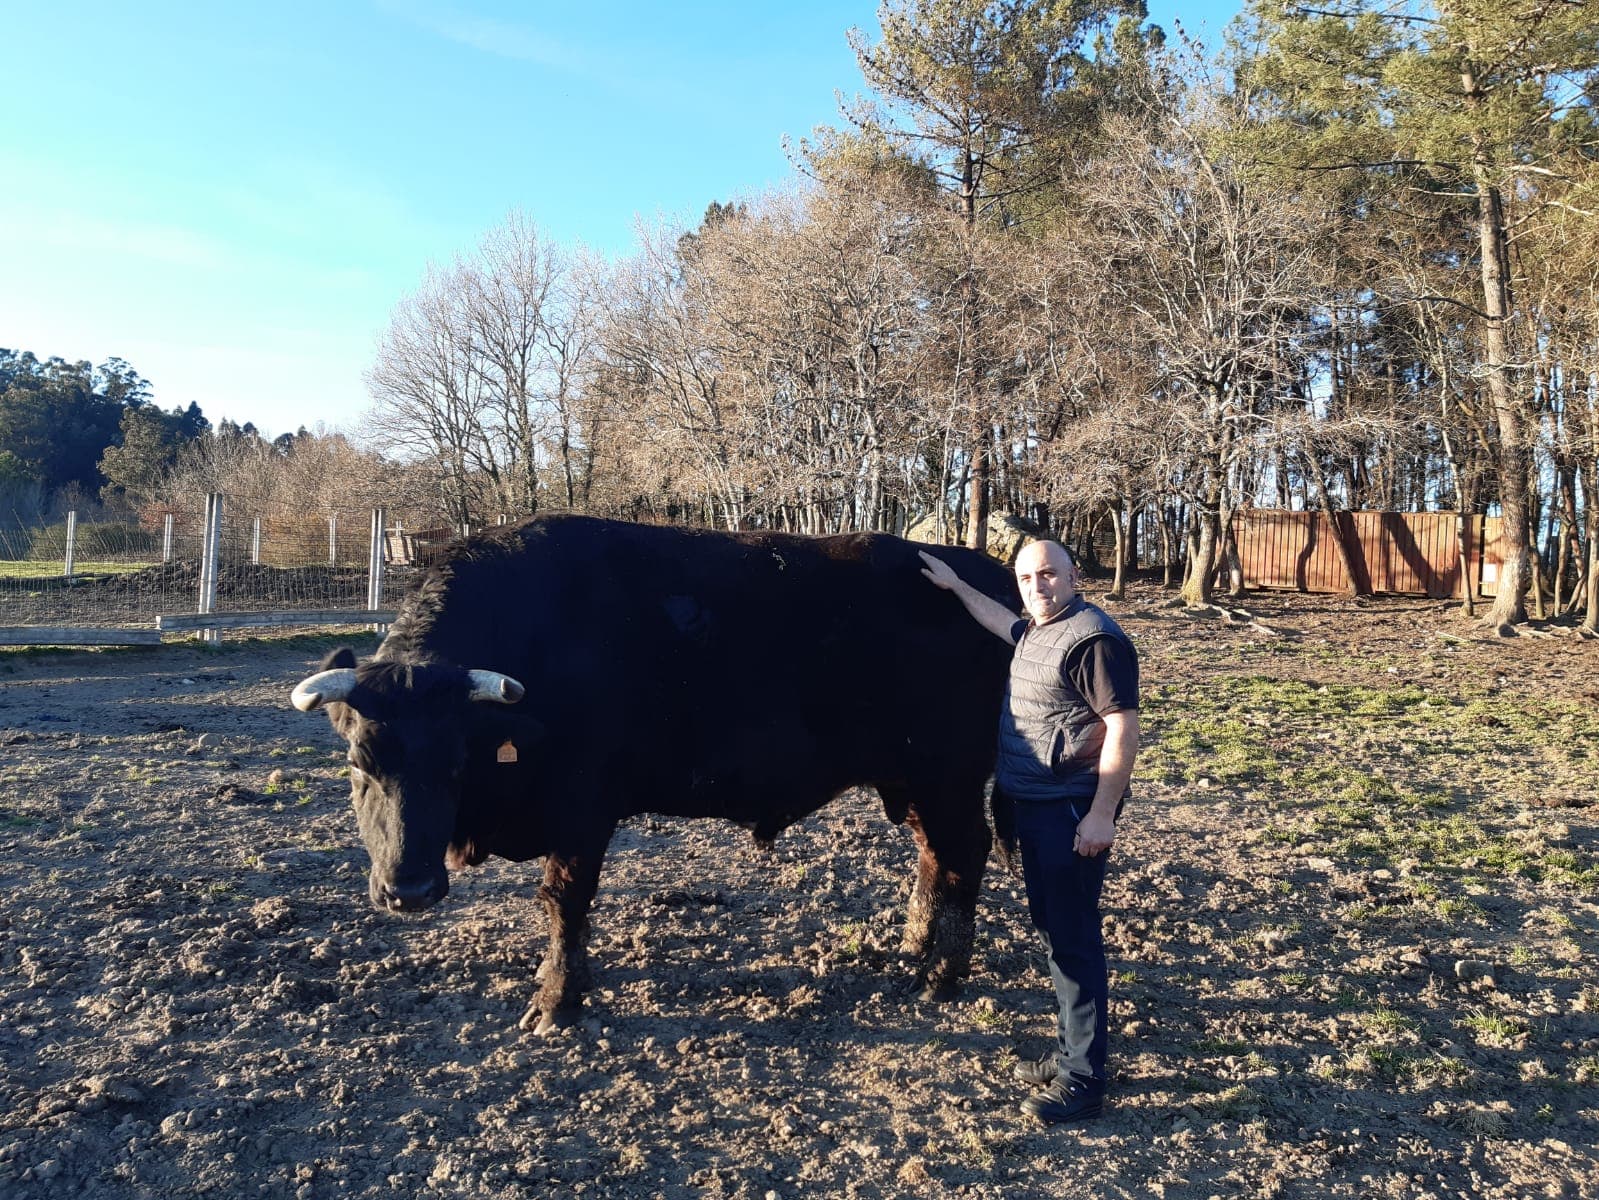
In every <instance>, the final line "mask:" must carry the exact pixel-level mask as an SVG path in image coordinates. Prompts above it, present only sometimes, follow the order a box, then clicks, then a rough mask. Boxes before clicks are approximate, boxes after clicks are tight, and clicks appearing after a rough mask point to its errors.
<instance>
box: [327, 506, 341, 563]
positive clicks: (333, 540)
mask: <svg viewBox="0 0 1599 1200" xmlns="http://www.w3.org/2000/svg"><path fill="white" fill-rule="evenodd" d="M338 565H339V514H338V513H329V514H328V566H330V567H336V566H338Z"/></svg>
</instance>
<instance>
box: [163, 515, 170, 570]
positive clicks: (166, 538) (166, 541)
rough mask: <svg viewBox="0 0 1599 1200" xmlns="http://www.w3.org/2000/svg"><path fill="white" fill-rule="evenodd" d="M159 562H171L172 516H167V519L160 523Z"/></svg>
mask: <svg viewBox="0 0 1599 1200" xmlns="http://www.w3.org/2000/svg"><path fill="white" fill-rule="evenodd" d="M161 561H162V562H164V563H169V562H171V561H172V514H171V513H168V514H167V519H166V520H165V521H164V522H163V523H162V529H161Z"/></svg>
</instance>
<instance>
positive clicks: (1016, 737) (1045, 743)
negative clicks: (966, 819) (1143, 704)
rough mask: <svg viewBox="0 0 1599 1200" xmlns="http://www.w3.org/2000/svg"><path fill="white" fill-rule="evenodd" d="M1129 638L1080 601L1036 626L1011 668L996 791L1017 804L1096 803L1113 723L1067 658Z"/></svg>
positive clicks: (1029, 631) (1024, 638)
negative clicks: (1068, 667)
mask: <svg viewBox="0 0 1599 1200" xmlns="http://www.w3.org/2000/svg"><path fill="white" fill-rule="evenodd" d="M1106 635H1109V636H1111V637H1118V638H1121V639H1122V641H1124V642H1127V643H1128V645H1129V646H1131V645H1132V642H1131V640H1130V639H1129V638H1128V637H1127V635H1126V634H1125V633H1123V632H1122V629H1121V626H1119V625H1117V624H1116V622H1115V621H1113V620H1111V619H1110V617H1109V616H1108V615H1106V614H1105V612H1104V611H1103V610H1101V609H1099V608H1096V607H1095V606H1094V605H1092V604H1090V603H1088V601H1086V600H1084V599H1083V598H1082V597H1081V596H1076V597H1074V598H1073V599H1072V602H1071V603H1070V604H1069V605H1067V606H1066V609H1065V610H1064V612H1063V613H1062V614H1061V615H1060V616H1058V617H1056V618H1055V619H1054V620H1053V621H1051V622H1050V623H1049V624H1047V625H1031V624H1030V625H1028V627H1027V629H1026V631H1025V632H1023V634H1022V637H1021V640H1020V641H1019V642H1017V643H1016V653H1015V656H1014V657H1013V658H1012V659H1011V664H1010V684H1009V685H1008V687H1007V688H1006V690H1005V708H1004V711H1003V712H1002V713H1001V714H1000V718H999V760H998V762H997V763H996V764H995V766H994V784H995V786H996V787H998V788H999V789H1000V790H1001V791H1003V792H1004V793H1005V794H1006V795H1007V796H1009V797H1010V798H1011V799H1013V800H1019V801H1032V802H1035V803H1037V802H1043V801H1050V800H1063V799H1064V800H1077V799H1083V798H1087V799H1092V798H1093V795H1094V789H1095V788H1096V787H1097V786H1098V784H1099V751H1100V747H1102V746H1103V745H1104V744H1105V722H1104V721H1102V720H1100V718H1099V714H1098V713H1096V712H1095V711H1094V710H1093V709H1091V708H1089V707H1088V704H1087V702H1086V701H1085V700H1084V699H1083V697H1082V694H1081V693H1080V692H1079V691H1078V690H1077V689H1076V688H1075V687H1074V686H1073V685H1072V682H1071V680H1070V679H1069V678H1067V676H1066V671H1065V664H1066V656H1067V655H1068V654H1070V653H1071V650H1072V648H1073V647H1075V646H1077V645H1079V644H1081V643H1082V642H1084V641H1087V640H1088V639H1089V638H1093V637H1103V636H1106Z"/></svg>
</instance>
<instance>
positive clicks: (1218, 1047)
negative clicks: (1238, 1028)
mask: <svg viewBox="0 0 1599 1200" xmlns="http://www.w3.org/2000/svg"><path fill="white" fill-rule="evenodd" d="M1194 1053H1195V1054H1211V1055H1217V1054H1247V1053H1249V1045H1248V1043H1246V1042H1241V1041H1239V1040H1238V1039H1236V1038H1222V1037H1204V1038H1200V1039H1199V1040H1198V1041H1197V1042H1195V1043H1194Z"/></svg>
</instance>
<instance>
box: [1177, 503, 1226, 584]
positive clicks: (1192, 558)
mask: <svg viewBox="0 0 1599 1200" xmlns="http://www.w3.org/2000/svg"><path fill="white" fill-rule="evenodd" d="M1218 520H1219V515H1218V508H1217V503H1216V501H1213V500H1207V501H1206V502H1205V503H1203V504H1201V505H1199V506H1198V507H1197V508H1195V510H1194V524H1195V525H1196V526H1197V529H1196V531H1195V536H1191V540H1190V543H1189V556H1188V574H1187V577H1186V578H1184V580H1183V592H1182V595H1183V601H1184V603H1186V604H1187V605H1189V607H1194V606H1195V605H1200V604H1209V603H1210V597H1211V580H1212V579H1213V578H1214V577H1215V574H1216V554H1217V541H1218V531H1217V528H1216V525H1217V521H1218Z"/></svg>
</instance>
